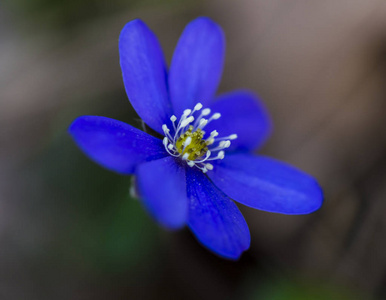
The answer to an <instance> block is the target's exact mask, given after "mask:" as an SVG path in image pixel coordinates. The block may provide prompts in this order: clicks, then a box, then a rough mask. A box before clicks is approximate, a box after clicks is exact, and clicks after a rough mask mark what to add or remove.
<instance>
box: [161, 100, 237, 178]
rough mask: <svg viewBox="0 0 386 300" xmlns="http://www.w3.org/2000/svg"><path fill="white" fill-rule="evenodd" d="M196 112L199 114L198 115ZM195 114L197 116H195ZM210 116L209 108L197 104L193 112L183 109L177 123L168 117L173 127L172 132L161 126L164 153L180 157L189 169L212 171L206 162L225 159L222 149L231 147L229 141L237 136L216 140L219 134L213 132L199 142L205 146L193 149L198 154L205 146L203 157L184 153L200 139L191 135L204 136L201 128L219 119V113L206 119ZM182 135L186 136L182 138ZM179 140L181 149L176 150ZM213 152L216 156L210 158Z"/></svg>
mask: <svg viewBox="0 0 386 300" xmlns="http://www.w3.org/2000/svg"><path fill="white" fill-rule="evenodd" d="M198 111H201V112H200V113H198ZM196 112H197V114H195V113H196ZM210 114H211V110H210V109H209V108H205V109H203V105H202V104H201V103H197V104H196V105H195V106H194V108H193V110H192V109H185V110H184V111H183V113H182V115H181V117H180V119H179V121H178V122H177V117H176V116H175V115H172V116H171V117H170V121H171V122H172V124H171V125H173V128H172V130H170V129H169V128H168V126H167V125H166V124H163V125H162V130H163V132H164V135H165V137H164V138H163V140H162V143H163V144H164V147H165V149H166V151H167V152H168V153H169V154H170V155H171V156H173V157H180V159H182V160H184V161H186V164H187V165H188V166H189V167H197V168H198V169H200V170H201V171H202V172H203V173H206V172H207V171H208V170H213V168H214V166H213V165H212V164H211V163H209V162H208V161H212V160H217V159H223V158H224V157H225V152H224V151H223V149H226V148H228V147H229V146H230V145H231V140H234V139H236V138H237V134H231V135H229V136H226V137H220V138H217V136H218V135H219V133H218V132H217V130H213V131H212V132H211V133H210V135H209V137H207V138H206V140H203V141H201V142H200V143H202V142H205V145H204V144H201V145H202V146H200V145H199V144H197V145H195V147H196V146H197V149H196V150H194V151H198V152H197V153H200V151H202V150H203V149H204V147H205V146H206V147H207V148H206V149H207V151H206V152H205V155H203V156H200V157H197V154H189V153H185V150H186V148H187V147H188V146H189V145H192V142H193V141H194V143H196V139H197V138H198V139H200V135H192V133H195V132H197V133H199V134H202V135H205V131H203V128H204V127H205V126H206V125H207V124H209V123H210V122H211V121H212V120H217V119H219V118H220V117H221V114H220V113H214V114H212V115H211V116H210V117H206V116H208V115H210ZM197 115H198V117H197ZM194 116H196V117H194ZM204 117H205V118H204ZM200 131H201V132H200ZM183 134H186V135H185V136H184V137H183V136H182V135H183ZM181 138H183V140H182V141H183V143H182V147H181V146H179V148H177V141H179V140H180V139H181ZM213 144H215V146H213ZM215 152H218V153H217V155H215V154H214V155H213V156H212V157H211V155H212V154H213V153H215ZM190 155H192V156H193V157H194V158H193V159H189V156H190Z"/></svg>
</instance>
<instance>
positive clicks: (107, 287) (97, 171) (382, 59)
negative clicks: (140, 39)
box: [0, 0, 386, 300]
mask: <svg viewBox="0 0 386 300" xmlns="http://www.w3.org/2000/svg"><path fill="white" fill-rule="evenodd" d="M200 15H206V16H209V17H211V18H213V19H214V20H215V21H216V22H218V23H219V24H220V25H221V26H222V27H223V29H224V31H225V33H226V39H227V57H226V65H225V70H224V75H223V80H222V83H221V86H220V90H219V92H225V91H230V90H232V89H235V88H249V89H252V90H253V91H255V92H256V93H258V94H259V95H260V96H261V98H262V99H263V100H264V102H265V104H266V106H267V107H268V109H269V111H270V113H271V115H272V118H273V121H274V127H275V130H274V132H273V135H272V137H271V138H270V140H269V141H268V143H267V144H266V145H265V146H264V148H263V149H261V153H263V154H266V155H270V156H273V157H275V158H278V159H281V160H284V161H287V162H289V163H291V164H293V165H296V166H297V167H299V168H301V169H303V170H305V171H307V172H308V173H310V174H312V175H313V176H315V177H316V178H317V179H318V180H319V182H320V184H321V185H322V186H323V188H324V191H325V196H326V197H325V203H324V206H323V207H322V208H321V209H320V210H319V211H318V212H316V213H314V214H311V215H305V216H286V215H279V214H271V213H267V212H261V211H256V210H253V209H250V208H247V207H241V210H242V212H243V213H244V216H245V218H246V220H247V222H248V224H249V227H250V231H251V235H252V244H251V248H250V250H249V251H248V252H246V253H245V254H244V255H243V256H242V258H241V259H240V260H239V261H238V262H230V261H226V260H222V259H220V258H218V257H216V256H215V255H213V254H211V253H209V252H208V251H207V250H205V249H204V248H203V247H201V246H200V245H199V244H198V243H197V242H196V240H195V239H194V237H193V236H192V234H191V233H190V232H189V231H188V230H182V231H179V232H169V231H165V230H164V229H162V228H160V227H159V226H158V225H157V224H155V223H154V222H153V221H152V220H151V219H150V218H149V216H148V215H147V214H146V213H145V212H144V211H143V209H142V207H141V204H140V202H138V201H137V200H135V199H132V198H130V195H129V187H130V177H123V176H119V175H116V174H114V173H111V172H109V171H106V170H104V169H102V168H100V167H99V166H97V165H95V164H93V163H92V162H91V161H89V160H88V159H87V158H86V157H85V156H84V155H83V154H82V153H81V152H80V151H79V150H78V149H77V148H76V146H75V145H74V143H73V142H72V140H71V139H70V137H69V136H68V134H67V133H66V129H67V127H68V126H69V124H70V123H71V121H72V120H73V119H74V118H75V117H77V116H79V115H84V114H91V115H103V116H107V117H111V118H115V119H119V120H122V121H125V122H127V123H130V124H133V125H134V126H139V125H140V123H139V121H138V117H137V116H136V115H135V112H134V111H133V109H132V108H131V106H130V103H129V101H128V100H127V97H126V95H125V92H124V87H123V83H122V79H121V71H120V67H119V58H118V46H117V45H118V36H119V32H120V30H121V28H122V27H123V25H124V24H125V23H126V22H128V21H130V20H132V19H134V18H141V19H143V20H144V21H145V22H146V23H147V24H148V25H149V26H150V27H151V28H152V29H153V30H154V31H155V33H156V34H157V35H158V37H159V39H160V42H161V44H162V46H163V48H164V50H165V55H166V58H167V60H168V61H169V62H170V59H171V56H172V52H173V48H174V47H175V44H176V42H177V39H178V36H179V35H180V33H181V32H182V30H183V28H184V26H185V25H186V24H187V23H188V22H189V21H190V20H192V19H194V18H195V17H197V16H200ZM385 83H386V2H385V1H384V0H366V1H363V0H324V1H318V0H238V1H232V0H209V1H203V0H187V1H181V0H180V1H178V0H162V1H156V0H142V1H140V0H109V1H107V0H68V1H61V0H5V1H2V2H1V3H0V299H11V300H13V299H59V300H60V299H82V300H83V299H96V300H98V299H251V300H252V299H268V300H271V299H272V300H287V299H295V300H297V299H301V300H306V299H307V300H308V299H311V300H313V299H316V300H319V299H320V300H324V299H350V300H353V299H366V300H367V299H386V239H385V237H386V218H385V216H386V126H385V123H386V89H385Z"/></svg>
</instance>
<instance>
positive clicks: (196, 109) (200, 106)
mask: <svg viewBox="0 0 386 300" xmlns="http://www.w3.org/2000/svg"><path fill="white" fill-rule="evenodd" d="M201 108H202V104H201V103H197V104H196V106H195V107H194V111H198V110H200V109H201Z"/></svg>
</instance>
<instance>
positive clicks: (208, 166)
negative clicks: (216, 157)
mask: <svg viewBox="0 0 386 300" xmlns="http://www.w3.org/2000/svg"><path fill="white" fill-rule="evenodd" d="M205 168H207V169H208V170H213V165H212V164H205Z"/></svg>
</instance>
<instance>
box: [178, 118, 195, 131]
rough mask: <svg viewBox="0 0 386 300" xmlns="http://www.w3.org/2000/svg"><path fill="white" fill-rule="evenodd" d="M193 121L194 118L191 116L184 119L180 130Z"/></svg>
mask: <svg viewBox="0 0 386 300" xmlns="http://www.w3.org/2000/svg"><path fill="white" fill-rule="evenodd" d="M193 121H194V117H193V116H190V117H189V118H187V119H185V120H184V121H183V122H182V123H181V128H184V127H186V126H187V125H189V124H190V123H192V122H193Z"/></svg>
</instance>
